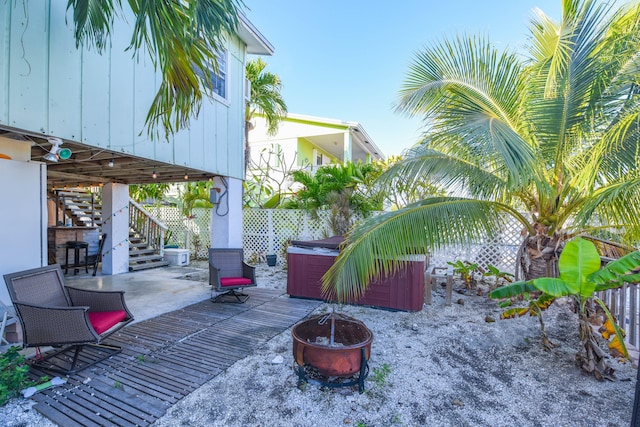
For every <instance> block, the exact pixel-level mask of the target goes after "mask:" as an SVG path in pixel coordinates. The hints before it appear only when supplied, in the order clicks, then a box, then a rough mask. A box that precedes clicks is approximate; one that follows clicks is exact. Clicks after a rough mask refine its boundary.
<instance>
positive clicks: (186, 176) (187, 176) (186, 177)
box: [184, 172, 189, 181]
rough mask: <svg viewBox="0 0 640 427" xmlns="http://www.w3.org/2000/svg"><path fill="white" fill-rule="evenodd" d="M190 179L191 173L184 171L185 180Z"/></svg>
mask: <svg viewBox="0 0 640 427" xmlns="http://www.w3.org/2000/svg"><path fill="white" fill-rule="evenodd" d="M188 179H189V175H188V174H187V173H186V172H185V173H184V180H185V181H186V180H188Z"/></svg>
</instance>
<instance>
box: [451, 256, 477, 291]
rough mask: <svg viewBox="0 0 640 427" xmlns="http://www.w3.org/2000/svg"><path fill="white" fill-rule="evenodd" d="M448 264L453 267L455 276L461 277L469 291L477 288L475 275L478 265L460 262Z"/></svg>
mask: <svg viewBox="0 0 640 427" xmlns="http://www.w3.org/2000/svg"><path fill="white" fill-rule="evenodd" d="M447 264H449V265H450V266H452V267H453V272H454V273H455V274H459V275H460V278H461V279H462V280H463V281H464V284H465V286H466V287H467V289H472V288H473V287H474V286H475V283H476V280H475V278H474V277H473V273H475V272H476V271H477V270H478V264H476V263H473V264H472V263H470V262H469V261H460V260H456V262H451V261H447Z"/></svg>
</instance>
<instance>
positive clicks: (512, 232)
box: [429, 217, 522, 274]
mask: <svg viewBox="0 0 640 427" xmlns="http://www.w3.org/2000/svg"><path fill="white" fill-rule="evenodd" d="M504 222H505V223H504V227H503V228H502V230H501V232H500V234H499V235H498V236H496V237H495V238H494V239H491V240H490V239H486V240H485V241H484V242H479V243H474V244H471V245H468V246H447V247H445V248H443V249H440V250H437V251H434V252H433V253H432V254H431V256H430V257H429V258H430V259H429V264H430V265H431V266H432V267H448V264H447V261H452V262H453V261H456V260H460V261H469V262H471V263H476V264H478V266H479V267H480V268H483V269H486V268H487V265H489V264H491V265H493V266H494V267H497V268H498V269H500V270H501V271H505V272H508V273H511V274H514V273H515V266H516V255H517V253H518V248H519V247H520V243H521V242H522V235H521V231H522V224H521V223H519V222H518V221H517V220H516V219H515V218H513V217H505V218H504Z"/></svg>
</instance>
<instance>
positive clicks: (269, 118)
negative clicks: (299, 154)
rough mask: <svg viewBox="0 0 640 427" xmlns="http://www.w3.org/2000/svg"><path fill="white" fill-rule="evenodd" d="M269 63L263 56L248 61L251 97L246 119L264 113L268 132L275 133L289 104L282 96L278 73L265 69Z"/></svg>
mask: <svg viewBox="0 0 640 427" xmlns="http://www.w3.org/2000/svg"><path fill="white" fill-rule="evenodd" d="M266 67H267V63H266V62H264V61H263V60H262V59H261V58H258V59H255V60H252V61H249V62H247V65H246V67H245V72H246V76H247V79H248V80H249V81H250V82H251V98H250V101H249V103H248V105H247V110H246V115H245V116H246V117H245V120H246V121H250V120H251V118H252V117H253V115H254V114H256V113H258V114H262V115H263V116H265V119H266V122H267V133H268V134H269V135H275V134H276V133H277V131H278V125H279V124H280V122H281V121H282V120H284V118H285V117H286V115H287V104H286V103H285V101H284V98H283V97H282V93H281V92H282V89H283V85H282V81H281V80H280V77H279V76H278V75H277V74H273V73H270V72H268V71H265V68H266Z"/></svg>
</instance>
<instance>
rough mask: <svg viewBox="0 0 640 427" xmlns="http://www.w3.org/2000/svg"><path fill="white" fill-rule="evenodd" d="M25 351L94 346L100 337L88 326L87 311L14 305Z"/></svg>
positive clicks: (79, 308)
mask: <svg viewBox="0 0 640 427" xmlns="http://www.w3.org/2000/svg"><path fill="white" fill-rule="evenodd" d="M13 306H14V307H15V309H16V314H17V315H18V319H19V320H20V324H21V326H22V333H23V345H24V347H37V346H44V345H53V346H58V345H65V344H80V343H94V342H98V341H99V340H100V336H99V335H98V334H97V333H96V331H95V330H94V329H93V327H92V326H91V323H90V322H89V317H88V315H87V313H88V311H89V307H44V306H38V305H32V304H24V303H20V302H14V303H13Z"/></svg>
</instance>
